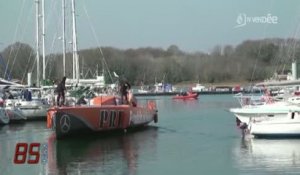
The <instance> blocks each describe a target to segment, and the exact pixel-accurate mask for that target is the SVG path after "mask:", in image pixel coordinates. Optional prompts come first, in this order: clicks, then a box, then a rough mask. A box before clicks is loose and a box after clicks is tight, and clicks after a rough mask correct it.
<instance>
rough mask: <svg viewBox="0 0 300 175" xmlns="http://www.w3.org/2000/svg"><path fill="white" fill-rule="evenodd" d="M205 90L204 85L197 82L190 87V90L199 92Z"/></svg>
mask: <svg viewBox="0 0 300 175" xmlns="http://www.w3.org/2000/svg"><path fill="white" fill-rule="evenodd" d="M204 90H205V86H203V85H201V84H199V83H197V84H196V86H194V87H192V91H194V92H201V91H204Z"/></svg>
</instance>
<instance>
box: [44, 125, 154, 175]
mask: <svg viewBox="0 0 300 175" xmlns="http://www.w3.org/2000/svg"><path fill="white" fill-rule="evenodd" d="M156 139H157V128H156V127H152V126H149V127H147V128H145V129H142V130H139V131H138V132H136V131H135V132H130V133H127V134H121V135H120V134H119V135H114V136H109V137H104V138H103V135H101V136H90V137H85V138H82V137H80V138H71V139H67V140H55V139H54V137H49V142H48V146H49V148H48V151H49V153H48V156H49V157H48V171H49V174H58V173H59V174H69V173H71V174H72V173H75V174H81V173H83V174H107V173H109V174H137V169H138V166H139V161H140V159H141V160H142V159H143V160H144V158H140V157H141V155H145V154H150V155H151V154H153V153H155V149H156Z"/></svg>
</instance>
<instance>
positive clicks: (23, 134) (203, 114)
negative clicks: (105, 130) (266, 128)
mask: <svg viewBox="0 0 300 175" xmlns="http://www.w3.org/2000/svg"><path fill="white" fill-rule="evenodd" d="M149 98H150V99H151V100H155V101H156V103H157V109H158V111H159V115H160V119H159V122H158V123H157V124H154V123H152V124H150V125H149V126H148V127H146V128H142V129H137V130H128V132H127V133H124V132H114V133H110V134H101V133H100V134H92V135H84V136H82V135H80V136H78V137H71V138H66V139H63V140H57V139H55V134H54V133H53V132H52V131H51V130H50V129H47V128H46V122H44V121H30V122H26V123H16V124H10V125H4V126H1V127H0V138H1V142H0V153H1V159H0V161H1V163H0V169H1V170H2V172H3V173H4V174H20V173H21V172H22V173H24V172H26V174H100V175H101V174H132V175H135V174H161V175H163V174H175V175H177V174H178V175H179V174H198V173H200V172H201V173H202V174H219V173H220V172H222V174H228V175H229V174H230V175H234V174H282V173H283V172H284V173H295V172H298V171H299V167H300V166H299V165H300V162H299V161H298V159H299V157H298V155H299V149H297V148H298V147H299V146H297V145H298V144H299V141H298V140H297V139H296V140H295V139H292V140H289V139H284V140H264V139H262V140H260V139H250V138H249V139H242V137H241V135H240V134H241V133H240V131H239V129H238V128H237V127H236V126H235V118H234V117H233V115H232V114H231V113H230V112H228V109H229V108H232V107H238V106H239V104H238V102H237V101H236V99H234V98H233V97H232V95H215V96H210V95H203V96H201V98H199V99H198V100H192V101H190V100H189V101H173V100H172V99H171V98H170V97H168V96H165V97H162V96H153V97H148V98H146V97H139V98H138V100H139V101H143V100H147V99H149ZM17 143H28V144H30V143H41V144H46V145H47V154H46V157H47V158H46V160H45V161H44V162H42V161H41V160H40V162H39V163H37V164H14V163H13V162H14V161H13V158H14V154H15V146H16V144H17ZM44 156H45V155H44ZM154 167H155V168H154Z"/></svg>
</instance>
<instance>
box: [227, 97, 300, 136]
mask: <svg viewBox="0 0 300 175" xmlns="http://www.w3.org/2000/svg"><path fill="white" fill-rule="evenodd" d="M230 112H232V113H234V115H235V116H236V118H237V120H236V121H237V125H238V127H240V128H241V129H242V130H244V131H247V133H250V134H252V135H254V136H257V137H269V136H270V137H271V136H272V137H273V136H274V137H286V136H300V106H297V105H295V104H291V103H289V102H288V101H280V102H272V103H266V102H265V103H262V104H259V105H253V103H252V102H249V104H247V105H242V107H240V108H231V109H230ZM244 133H245V132H243V134H244Z"/></svg>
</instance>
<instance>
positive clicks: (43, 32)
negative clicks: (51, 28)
mask: <svg viewBox="0 0 300 175" xmlns="http://www.w3.org/2000/svg"><path fill="white" fill-rule="evenodd" d="M42 47H43V48H42V49H43V80H46V58H45V57H46V56H45V0H42Z"/></svg>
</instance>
